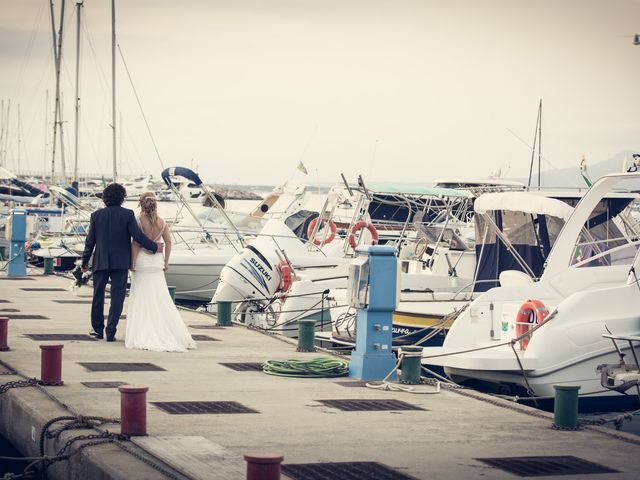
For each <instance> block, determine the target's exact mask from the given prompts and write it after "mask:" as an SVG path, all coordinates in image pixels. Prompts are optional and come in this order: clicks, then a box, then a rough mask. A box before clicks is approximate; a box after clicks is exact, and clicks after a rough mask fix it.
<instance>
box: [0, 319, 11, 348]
mask: <svg viewBox="0 0 640 480" xmlns="http://www.w3.org/2000/svg"><path fill="white" fill-rule="evenodd" d="M8 332H9V317H0V352H6V351H7V350H9V344H8V343H7V334H8Z"/></svg>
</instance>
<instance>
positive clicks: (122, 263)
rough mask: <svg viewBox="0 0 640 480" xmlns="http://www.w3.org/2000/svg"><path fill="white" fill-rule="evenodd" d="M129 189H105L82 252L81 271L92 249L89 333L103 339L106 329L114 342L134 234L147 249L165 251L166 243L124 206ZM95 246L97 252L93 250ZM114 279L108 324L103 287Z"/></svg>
mask: <svg viewBox="0 0 640 480" xmlns="http://www.w3.org/2000/svg"><path fill="white" fill-rule="evenodd" d="M126 196H127V192H126V190H125V189H124V187H123V186H122V185H120V184H118V183H112V184H110V185H107V187H106V188H105V189H104V191H103V192H102V201H103V202H104V204H105V205H106V208H101V209H100V210H96V211H95V212H93V213H92V214H91V222H90V223H89V233H88V234H87V239H86V241H85V244H84V253H83V254H82V271H83V272H86V271H87V265H88V264H89V259H90V258H91V254H92V253H93V263H92V270H93V301H92V303H91V326H92V327H93V330H92V331H91V332H90V333H89V335H91V336H92V337H94V338H97V339H100V340H102V338H103V336H104V333H103V331H104V332H106V334H107V342H114V341H115V339H116V338H115V337H116V328H117V326H118V321H120V314H121V313H122V305H123V303H124V295H125V292H126V289H127V273H128V270H129V266H130V264H131V237H133V239H134V240H135V241H136V242H138V243H139V244H140V245H142V246H143V247H144V248H146V249H147V250H150V251H152V252H153V253H162V250H163V248H164V244H162V243H158V244H156V243H155V242H152V241H151V240H149V238H147V236H146V235H145V234H144V233H142V230H140V227H139V226H138V222H136V219H135V216H134V215H133V211H131V210H129V209H128V208H123V207H122V203H123V202H124V199H125V197H126ZM94 248H95V252H94ZM109 279H111V307H110V308H109V319H108V321H107V328H105V326H104V313H103V312H104V290H105V287H106V286H107V282H108V281H109Z"/></svg>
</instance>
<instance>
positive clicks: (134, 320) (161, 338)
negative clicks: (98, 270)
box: [124, 219, 196, 352]
mask: <svg viewBox="0 0 640 480" xmlns="http://www.w3.org/2000/svg"><path fill="white" fill-rule="evenodd" d="M139 223H140V219H138V224H139ZM165 228H166V226H165ZM161 238H162V231H161V232H160V234H159V235H158V237H157V238H155V239H154V241H155V242H158V241H159V240H160V239H161ZM163 267H164V254H161V253H156V254H153V253H151V252H149V251H147V250H144V249H143V248H141V249H140V251H139V253H138V258H137V259H136V264H135V266H134V268H135V271H133V272H131V277H132V278H131V290H130V292H129V302H128V309H127V326H126V330H125V340H124V343H125V345H126V347H127V348H139V349H143V350H153V351H156V352H186V351H187V350H188V349H190V348H196V343H195V341H194V340H193V338H191V335H190V334H189V330H187V326H186V325H185V324H184V321H183V320H182V317H181V316H180V312H179V311H178V309H177V308H176V306H175V305H174V304H173V301H172V300H171V295H169V289H168V288H167V281H166V280H165V278H164V271H163Z"/></svg>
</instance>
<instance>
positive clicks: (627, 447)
mask: <svg viewBox="0 0 640 480" xmlns="http://www.w3.org/2000/svg"><path fill="white" fill-rule="evenodd" d="M70 284H71V281H70V280H68V279H66V278H61V277H58V276H39V275H34V276H30V277H26V278H25V279H8V278H6V277H0V315H8V316H10V317H12V320H11V321H10V322H9V345H10V347H11V350H10V351H8V352H0V360H1V361H2V362H3V363H5V364H6V365H9V366H10V367H12V368H13V369H15V370H16V371H18V372H21V373H23V374H24V375H26V376H28V377H39V375H40V350H39V348H38V345H39V344H42V343H64V350H63V380H64V386H60V387H46V388H43V389H36V388H19V389H12V390H9V391H7V392H6V393H4V394H2V395H0V409H1V410H0V413H1V414H2V421H1V422H0V433H1V434H3V435H5V436H8V437H9V438H10V440H11V441H12V442H13V443H14V444H16V446H17V447H19V448H20V449H21V450H25V448H27V449H29V451H28V452H25V453H29V454H36V453H37V443H38V441H39V438H38V432H39V431H40V430H41V427H42V425H43V424H44V423H45V422H46V421H47V420H48V419H51V418H53V417H56V416H59V415H69V412H68V411H67V410H65V408H63V407H62V406H61V405H60V404H59V403H55V402H54V401H53V400H52V399H51V398H50V397H49V396H47V395H45V393H44V392H43V390H46V391H47V392H49V393H50V395H52V396H54V397H55V398H56V399H58V400H59V402H62V403H63V404H66V405H67V406H68V407H70V408H71V409H72V410H73V411H75V412H79V413H81V414H82V415H95V416H102V417H119V415H120V410H119V408H120V394H119V392H118V390H117V388H113V387H112V388H90V387H88V386H86V385H85V384H84V383H83V382H126V383H128V384H132V385H133V384H135V385H146V386H148V387H149V393H148V398H147V399H148V402H149V403H148V433H149V436H148V437H144V438H139V439H136V440H135V441H134V442H124V443H126V444H128V447H127V449H126V450H123V449H122V448H120V447H118V446H117V445H114V444H107V445H97V446H91V447H88V448H85V449H84V450H83V451H82V452H81V454H80V455H77V456H75V457H74V460H73V462H67V463H68V465H67V466H65V465H64V464H65V462H60V463H59V464H58V465H56V466H55V468H53V469H52V474H53V475H52V476H53V477H54V478H55V477H57V478H123V479H124V478H128V479H137V478H171V477H174V478H202V479H205V478H206V479H217V478H229V479H241V478H244V476H243V473H242V472H244V468H245V462H244V460H243V454H244V453H247V452H281V453H282V454H283V455H284V457H285V460H284V462H283V465H284V466H285V469H286V468H289V470H288V471H289V475H290V477H287V478H294V479H296V478H300V479H302V478H305V479H307V478H309V479H313V478H340V477H339V476H331V475H329V476H327V477H320V476H316V477H314V476H300V474H294V473H292V470H291V469H295V468H299V469H302V467H293V466H294V465H297V464H310V463H325V464H333V463H336V462H377V463H379V464H382V465H384V466H386V467H388V468H389V469H392V470H394V471H395V472H396V473H395V476H394V475H392V476H388V477H384V476H382V474H381V473H380V474H375V473H370V476H368V477H367V476H361V477H357V476H354V477H344V478H397V479H403V478H416V479H473V478H484V479H487V478H490V479H494V478H495V479H513V478H517V475H514V474H512V473H508V472H506V471H504V470H502V469H499V468H496V467H492V466H490V465H488V464H487V463H486V462H483V461H481V460H479V459H487V458H503V457H524V456H574V457H578V458H579V459H583V460H586V461H588V462H592V463H595V464H598V465H600V466H604V467H608V468H609V469H611V470H616V471H617V473H600V474H598V475H595V474H594V475H591V474H582V475H576V476H573V477H566V476H562V477H561V476H558V475H549V476H546V477H544V478H550V479H553V478H597V479H609V478H611V479H627V478H628V479H632V478H638V477H639V476H640V438H638V437H634V436H632V435H629V434H624V433H620V434H618V433H617V432H615V431H611V430H605V429H603V428H588V429H585V430H581V431H557V430H554V429H552V428H551V415H549V414H546V413H543V412H538V411H536V410H532V409H529V408H527V407H524V406H517V405H513V404H511V403H508V402H506V401H500V400H490V401H487V400H488V399H489V397H486V396H484V395H480V394H475V393H470V392H469V393H467V392H468V391H465V392H464V393H460V392H455V391H450V390H446V389H443V390H442V391H441V393H439V394H436V395H416V394H408V393H402V392H385V391H377V390H373V389H370V388H366V387H361V386H359V387H353V386H350V387H348V386H344V385H343V383H344V382H345V381H348V380H349V379H348V378H339V379H300V378H295V379H294V378H283V377H274V376H270V375H266V374H264V373H262V372H260V371H255V370H248V371H236V370H233V369H231V368H229V367H227V366H224V365H222V364H223V363H258V362H264V361H265V360H269V359H280V360H281V359H287V358H305V359H308V358H313V357H314V356H325V355H326V354H323V353H320V354H318V353H311V354H310V353H297V352H296V351H295V345H294V344H293V343H291V342H290V341H289V342H287V341H283V340H282V339H278V338H273V337H272V336H269V335H265V334H262V333H260V332H256V331H253V330H250V329H246V328H244V327H237V326H234V327H228V328H210V327H212V326H213V325H214V321H215V319H213V318H212V317H210V316H207V315H202V314H199V313H196V312H190V311H182V316H183V319H184V321H185V322H186V324H187V325H189V328H190V331H191V333H192V334H193V335H197V336H198V337H196V338H198V339H199V340H198V348H197V349H196V350H194V351H190V352H188V353H156V352H148V351H139V350H128V349H126V348H125V346H124V341H123V334H124V327H125V324H126V319H124V320H122V321H121V323H120V328H119V331H118V335H117V341H116V342H114V343H107V342H105V341H101V342H98V341H94V340H91V339H81V340H70V341H62V342H57V341H42V340H40V339H41V337H38V336H37V335H42V334H77V335H86V334H87V333H88V331H89V311H90V307H91V305H90V297H87V296H86V295H90V293H91V290H90V289H89V288H85V290H84V291H83V290H82V289H81V291H80V294H81V295H85V296H78V295H77V294H74V293H71V292H69V291H68V290H67V287H69V285H70ZM36 289H41V290H36ZM125 311H126V307H125ZM30 335H31V336H30ZM91 362H128V363H147V364H152V365H154V366H157V367H160V368H161V370H154V371H91V370H89V369H88V368H87V366H86V365H83V364H87V363H91ZM1 368H2V367H0V369H1ZM0 373H1V372H0ZM5 373H6V372H5ZM19 379H20V378H18V377H16V376H13V375H2V376H0V384H2V383H6V382H8V381H14V380H19ZM345 399H358V400H364V399H368V400H374V399H380V400H396V401H402V402H406V403H408V404H410V405H411V406H414V407H417V408H419V409H417V410H391V411H341V410H339V409H337V408H333V407H331V406H328V405H327V404H325V403H322V402H321V401H322V400H345ZM482 399H484V401H483V400H482ZM177 401H184V402H211V401H232V402H238V403H240V404H241V405H243V406H245V407H247V408H248V409H252V410H254V411H255V412H256V413H243V414H177V415H176V414H171V413H168V412H167V411H165V410H163V409H161V408H160V407H159V406H158V405H157V404H156V403H154V402H177ZM527 412H529V414H528V413H527ZM32 427H33V428H32ZM105 428H109V430H111V431H116V432H117V431H119V427H118V425H107V426H106V427H105ZM83 432H84V431H83ZM78 433H79V432H78V431H73V430H71V431H67V432H65V433H64V435H63V436H62V437H61V439H60V442H64V441H66V439H68V438H71V437H73V436H74V435H78ZM84 433H90V431H86V432H84ZM81 444H82V442H76V443H74V444H73V445H72V447H71V448H76V447H77V446H79V445H81ZM51 445H52V444H51ZM51 448H52V447H51ZM51 451H53V450H51ZM149 454H152V456H150V455H149ZM153 456H156V457H158V458H159V459H161V460H162V463H158V462H156V461H155V460H154V459H153ZM563 461H565V462H566V460H563ZM154 462H155V463H157V464H158V465H159V467H158V465H156V466H155V467H154V466H153V464H154ZM544 462H545V461H543V463H544ZM329 467H331V465H329ZM338 467H339V466H337V467H335V468H338ZM159 468H160V469H159ZM308 468H314V467H308ZM362 468H364V469H366V468H381V467H375V466H370V465H366V464H365V465H362ZM161 471H162V472H163V473H161ZM372 472H375V470H372ZM83 475H84V476H83ZM296 475H298V476H296ZM363 475H364V474H363ZM283 478H285V477H283Z"/></svg>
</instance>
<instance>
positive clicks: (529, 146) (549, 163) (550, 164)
mask: <svg viewBox="0 0 640 480" xmlns="http://www.w3.org/2000/svg"><path fill="white" fill-rule="evenodd" d="M507 131H508V132H509V133H510V134H511V135H513V136H514V137H516V138H517V139H518V140H520V142H522V144H524V145H525V146H526V147H527V148H529V149H531V148H533V147H532V146H531V145H529V144H528V143H527V141H526V140H523V139H522V137H520V136H519V135H518V134H517V133H516V132H514V131H513V130H511V129H510V128H507ZM540 159H541V160H543V161H544V162H545V163H546V164H547V165H549V166H550V167H551V168H554V169H558V167H556V166H555V165H554V164H553V163H551V160H549V159H548V158H547V157H546V156H544V155H541V156H540ZM561 172H562V171H561ZM562 175H563V176H564V177H565V179H568V180H573V178H572V177H570V176H569V174H567V173H562Z"/></svg>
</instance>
